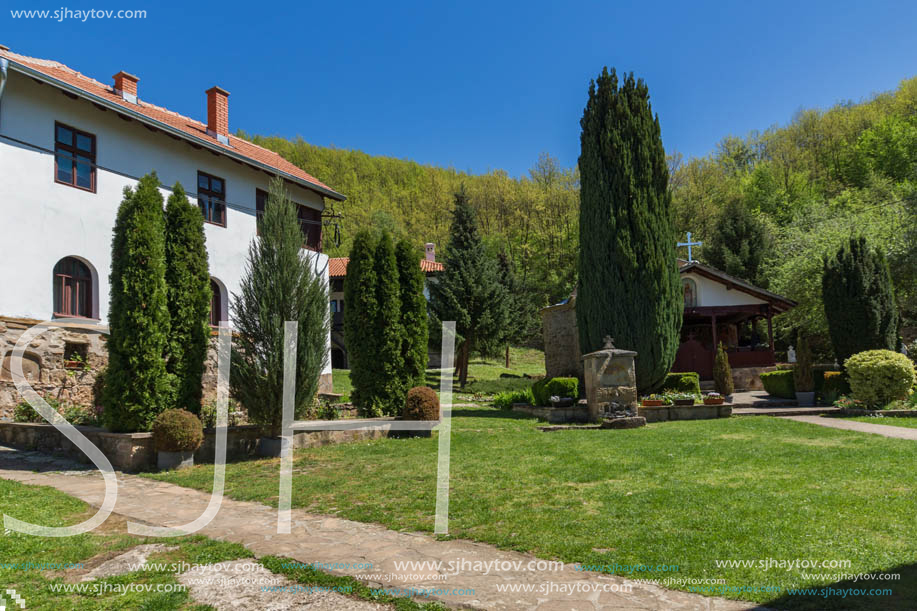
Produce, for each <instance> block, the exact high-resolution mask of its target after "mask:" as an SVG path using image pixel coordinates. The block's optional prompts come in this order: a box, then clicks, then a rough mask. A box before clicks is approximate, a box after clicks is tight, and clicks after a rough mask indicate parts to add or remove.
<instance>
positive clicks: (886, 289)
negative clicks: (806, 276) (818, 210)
mask: <svg viewBox="0 0 917 611" xmlns="http://www.w3.org/2000/svg"><path fill="white" fill-rule="evenodd" d="M822 301H823V302H824V306H825V317H826V318H827V320H828V333H829V335H830V336H831V343H832V345H833V346H834V354H835V358H837V362H838V363H840V364H841V365H843V364H844V361H846V360H847V359H848V358H849V357H850V356H852V355H854V354H856V353H857V352H863V351H864V350H880V349H885V350H894V349H895V344H896V340H897V332H898V311H897V309H896V307H895V296H894V291H893V288H892V279H891V274H890V273H889V270H888V263H887V262H886V260H885V255H884V254H882V253H881V252H880V251H878V250H875V249H873V248H870V247H869V245H868V244H867V243H866V239H865V238H851V239H850V241H849V242H848V243H846V244H844V245H843V246H842V247H841V248H840V249H839V250H838V251H837V253H835V255H834V256H832V257H828V258H826V259H825V262H824V274H823V275H822Z"/></svg>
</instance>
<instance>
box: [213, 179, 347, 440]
mask: <svg viewBox="0 0 917 611" xmlns="http://www.w3.org/2000/svg"><path fill="white" fill-rule="evenodd" d="M259 229H260V235H259V236H257V237H255V238H254V239H253V240H252V243H251V244H250V245H249V248H248V259H247V260H246V263H245V268H244V270H243V274H242V281H241V287H240V293H239V294H234V295H233V299H232V316H233V323H234V326H235V329H236V331H237V332H238V336H237V339H236V341H234V343H233V349H232V376H230V387H231V391H232V394H233V396H234V397H235V398H236V399H237V400H238V401H239V403H241V404H242V406H243V407H245V409H246V410H247V411H248V416H249V418H250V419H251V420H252V421H253V422H255V423H256V424H261V425H265V426H268V427H269V428H270V434H271V436H273V437H276V436H278V435H279V434H280V430H281V425H282V422H283V359H284V352H285V350H284V343H283V338H284V326H285V325H284V322H285V321H288V320H295V321H297V322H298V323H299V329H298V335H297V349H296V393H295V400H294V406H293V409H294V417H295V418H297V419H299V418H304V417H305V415H306V413H307V411H308V410H309V408H310V407H311V405H312V403H313V401H314V399H315V395H316V393H317V392H318V384H319V378H320V377H321V373H322V370H323V369H324V368H325V365H326V364H327V361H328V346H327V342H328V328H329V327H328V325H329V320H328V319H329V311H328V289H327V286H326V283H325V281H324V279H323V278H322V276H321V274H320V271H321V270H319V269H317V267H316V265H317V263H316V259H317V256H316V255H314V254H311V253H309V252H308V251H305V250H303V249H302V244H303V235H302V229H301V227H300V224H299V220H298V219H297V216H296V206H295V204H293V202H292V200H290V196H289V194H288V193H287V191H286V189H285V188H284V185H283V181H282V180H281V179H279V178H278V179H275V180H273V181H272V182H271V188H270V192H269V195H268V200H267V204H266V205H265V210H264V216H263V217H262V218H261V221H260V224H259Z"/></svg>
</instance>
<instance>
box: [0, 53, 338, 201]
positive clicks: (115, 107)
mask: <svg viewBox="0 0 917 611" xmlns="http://www.w3.org/2000/svg"><path fill="white" fill-rule="evenodd" d="M9 66H10V68H14V69H15V70H16V71H18V72H21V73H22V74H25V75H27V76H30V77H32V78H34V79H36V80H39V81H42V82H44V83H47V84H49V85H53V86H55V87H58V88H60V89H63V90H65V91H69V92H70V93H72V94H74V95H77V96H79V97H81V98H84V99H86V100H89V101H91V102H93V103H94V104H99V105H101V106H104V107H106V108H108V109H109V110H112V111H114V112H119V113H122V114H125V115H127V116H129V117H131V118H132V119H134V120H136V121H139V122H141V123H146V124H147V125H151V126H153V127H155V128H157V129H160V130H162V131H163V132H165V133H167V134H171V135H173V136H176V137H178V138H181V139H182V140H187V141H189V142H194V143H195V144H198V145H200V146H202V147H204V148H206V149H208V150H210V151H212V152H214V153H217V154H220V155H226V156H227V157H229V158H231V159H235V160H236V161H240V162H242V163H245V164H247V165H250V166H252V167H254V168H256V169H259V170H263V171H265V172H268V173H269V174H275V175H277V176H280V177H282V178H284V179H286V180H289V181H291V182H294V183H296V184H298V185H299V186H301V187H303V188H306V189H310V190H312V191H316V192H317V193H319V194H321V195H323V196H324V197H327V198H329V199H333V200H336V201H339V202H343V201H345V200H346V199H347V197H346V196H345V195H343V194H341V193H338V192H337V191H335V190H334V189H331V188H328V187H322V186H321V185H316V184H314V183H311V182H309V181H307V180H303V179H302V178H299V177H298V176H294V175H293V174H289V173H287V172H283V171H281V170H278V169H277V168H273V167H271V166H269V165H267V164H264V163H261V162H260V161H255V160H254V159H251V158H250V157H246V156H245V155H240V154H238V153H235V152H233V151H231V150H227V149H225V148H223V147H220V146H217V145H216V144H215V143H213V142H210V141H208V140H205V139H204V138H198V137H196V136H192V135H191V134H188V133H186V132H183V131H181V130H180V129H176V128H174V127H172V126H171V125H168V124H167V123H163V122H161V121H157V120H156V119H152V118H150V117H148V116H146V115H144V114H142V113H139V112H137V111H135V110H131V109H130V108H126V107H124V106H121V105H120V104H114V103H112V102H111V101H110V100H106V99H105V98H102V97H99V96H97V95H95V94H92V93H89V92H88V91H85V90H84V89H80V88H79V87H77V86H75V85H71V84H70V83H66V82H64V81H61V80H59V79H56V78H54V77H53V76H49V75H47V74H45V73H44V72H41V71H39V70H35V69H34V68H30V67H29V66H27V65H25V64H21V63H19V62H17V61H16V60H13V59H10V60H9Z"/></svg>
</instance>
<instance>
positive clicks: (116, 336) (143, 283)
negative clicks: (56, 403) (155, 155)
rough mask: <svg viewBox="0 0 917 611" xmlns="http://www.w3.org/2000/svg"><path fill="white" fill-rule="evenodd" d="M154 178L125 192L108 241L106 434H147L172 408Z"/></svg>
mask: <svg viewBox="0 0 917 611" xmlns="http://www.w3.org/2000/svg"><path fill="white" fill-rule="evenodd" d="M162 204H163V200H162V194H161V193H160V192H159V178H158V177H157V176H156V173H155V172H153V173H150V174H147V175H146V176H144V177H143V178H141V179H140V181H139V182H138V183H137V186H136V187H135V188H133V189H131V188H130V187H126V188H125V189H124V199H123V200H122V201H121V205H120V207H119V208H118V215H117V218H116V220H115V228H114V236H113V238H112V244H111V261H112V264H111V274H110V276H109V283H110V289H109V291H110V305H109V314H108V317H109V328H110V335H109V337H108V369H107V370H106V373H105V388H104V392H103V397H102V401H103V404H104V406H105V411H104V413H103V418H104V421H105V426H106V427H107V428H108V429H109V430H112V431H118V432H133V431H148V430H150V426H151V425H152V423H153V420H154V419H155V418H156V416H157V415H158V414H159V413H160V412H162V411H163V410H165V409H167V408H168V407H171V405H170V403H171V397H172V393H171V388H170V387H171V381H170V376H169V375H168V374H167V372H166V361H165V359H164V355H165V354H166V348H167V346H168V340H169V309H168V297H167V292H166V282H165V273H166V247H165V237H164V230H165V224H164V217H163V210H162Z"/></svg>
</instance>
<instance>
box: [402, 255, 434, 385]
mask: <svg viewBox="0 0 917 611" xmlns="http://www.w3.org/2000/svg"><path fill="white" fill-rule="evenodd" d="M395 258H396V259H397V261H398V278H399V285H400V286H401V331H402V340H401V356H402V360H403V363H404V369H403V373H402V375H401V378H402V380H404V382H405V384H406V385H407V387H408V388H410V387H412V386H419V385H422V384H423V383H424V382H425V375H426V370H427V339H428V329H427V299H426V297H424V294H423V287H424V273H423V270H421V269H420V252H419V251H418V250H417V249H416V248H414V247H413V246H411V243H410V242H408V241H407V240H399V241H398V243H397V244H396V245H395Z"/></svg>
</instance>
